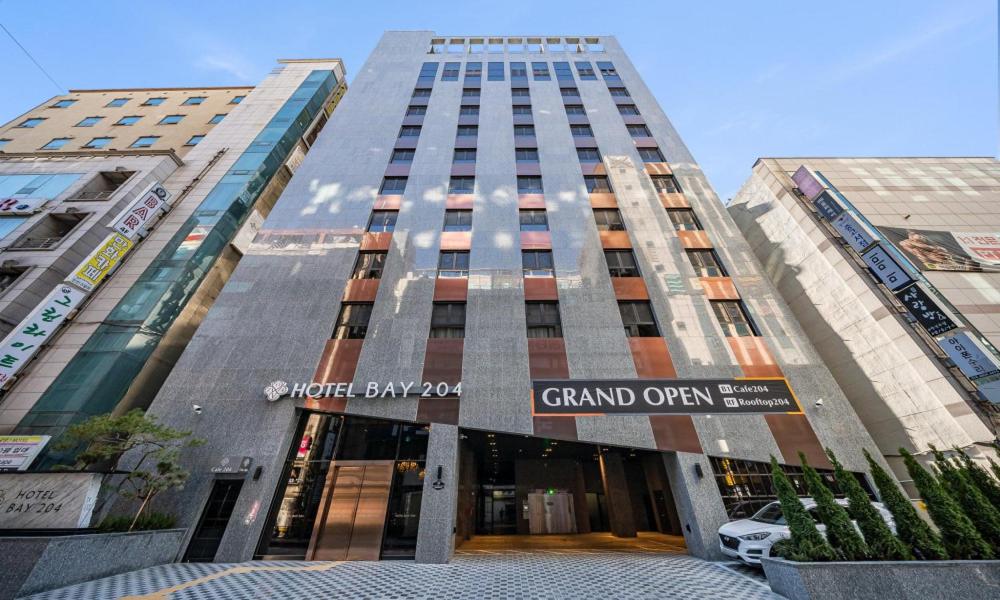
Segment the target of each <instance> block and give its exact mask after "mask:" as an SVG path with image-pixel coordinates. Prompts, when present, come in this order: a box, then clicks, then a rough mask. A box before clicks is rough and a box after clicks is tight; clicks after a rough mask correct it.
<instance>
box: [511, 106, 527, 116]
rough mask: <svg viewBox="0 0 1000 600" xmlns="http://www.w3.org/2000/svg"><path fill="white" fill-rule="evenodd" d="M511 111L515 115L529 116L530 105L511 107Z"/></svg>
mask: <svg viewBox="0 0 1000 600" xmlns="http://www.w3.org/2000/svg"><path fill="white" fill-rule="evenodd" d="M511 110H512V111H513V113H514V114H515V115H529V116H530V115H531V105H530V104H519V105H517V106H512V107H511Z"/></svg>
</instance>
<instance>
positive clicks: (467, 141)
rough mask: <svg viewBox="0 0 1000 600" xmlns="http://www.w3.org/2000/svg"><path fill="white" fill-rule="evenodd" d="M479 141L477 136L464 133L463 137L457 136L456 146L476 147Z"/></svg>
mask: <svg viewBox="0 0 1000 600" xmlns="http://www.w3.org/2000/svg"><path fill="white" fill-rule="evenodd" d="M478 143H479V140H478V138H477V136H472V135H463V136H462V137H456V138H455V147H456V148H475V147H476V145H477V144H478Z"/></svg>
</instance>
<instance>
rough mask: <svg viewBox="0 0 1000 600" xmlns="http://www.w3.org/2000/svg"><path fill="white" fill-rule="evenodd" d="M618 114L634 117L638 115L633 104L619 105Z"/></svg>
mask: <svg viewBox="0 0 1000 600" xmlns="http://www.w3.org/2000/svg"><path fill="white" fill-rule="evenodd" d="M618 114H620V115H622V116H635V115H638V114H639V109H638V108H636V106H635V104H619V105H618Z"/></svg>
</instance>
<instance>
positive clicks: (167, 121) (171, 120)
mask: <svg viewBox="0 0 1000 600" xmlns="http://www.w3.org/2000/svg"><path fill="white" fill-rule="evenodd" d="M182 119H184V115H167V116H165V117H163V118H162V119H160V122H159V123H157V125H176V124H178V123H180V122H181V120H182Z"/></svg>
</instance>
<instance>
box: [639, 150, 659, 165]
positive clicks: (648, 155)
mask: <svg viewBox="0 0 1000 600" xmlns="http://www.w3.org/2000/svg"><path fill="white" fill-rule="evenodd" d="M639 156H640V157H642V160H643V162H665V161H664V160H663V155H662V154H660V149H659V148H639Z"/></svg>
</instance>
